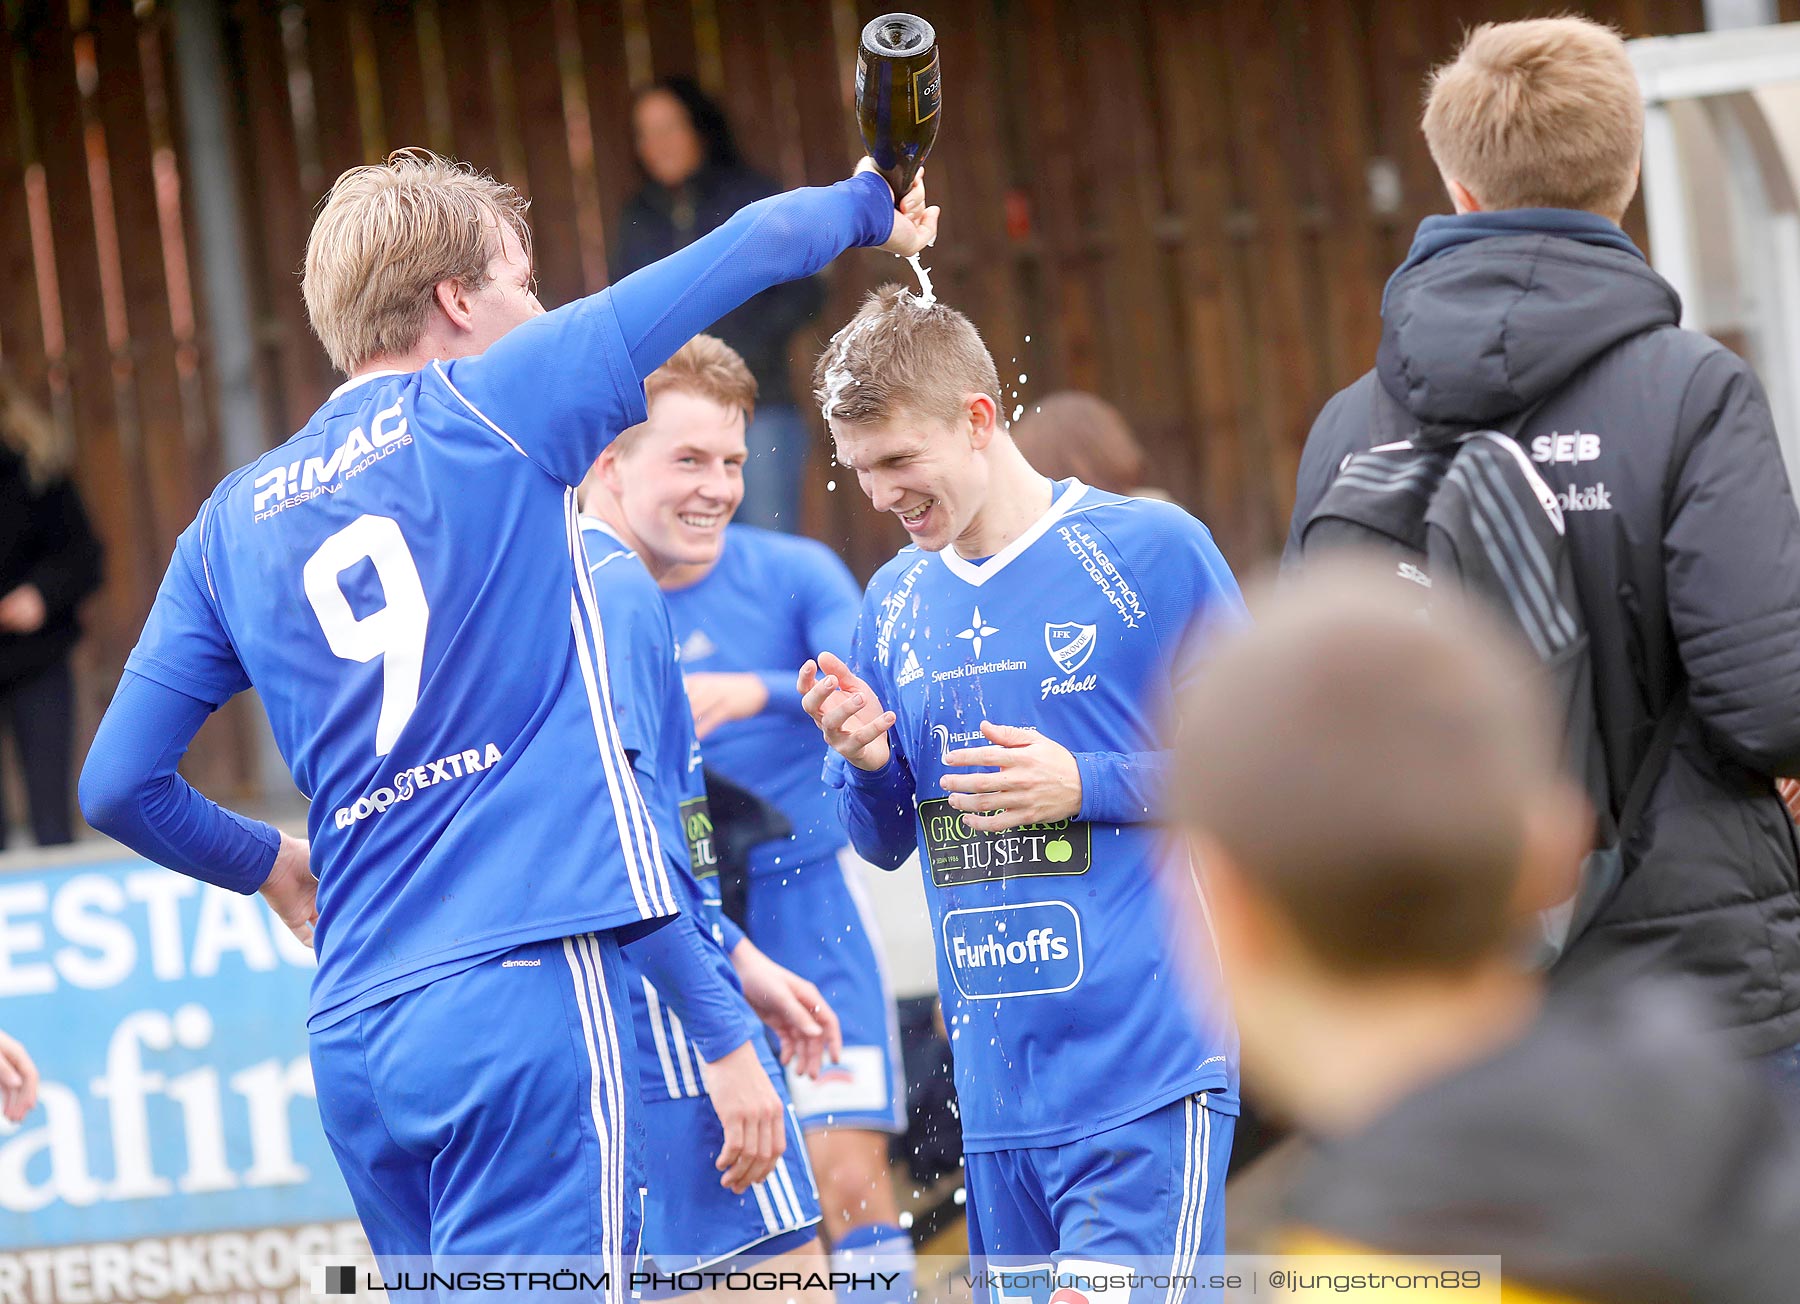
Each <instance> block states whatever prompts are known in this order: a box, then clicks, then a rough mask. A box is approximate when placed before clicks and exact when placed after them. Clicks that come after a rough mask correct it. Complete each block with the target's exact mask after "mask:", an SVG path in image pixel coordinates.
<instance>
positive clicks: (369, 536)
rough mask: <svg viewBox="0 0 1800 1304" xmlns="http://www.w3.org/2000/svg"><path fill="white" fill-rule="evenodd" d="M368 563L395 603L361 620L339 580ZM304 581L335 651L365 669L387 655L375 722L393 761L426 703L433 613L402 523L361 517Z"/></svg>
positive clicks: (378, 748)
mask: <svg viewBox="0 0 1800 1304" xmlns="http://www.w3.org/2000/svg"><path fill="white" fill-rule="evenodd" d="M364 558H367V559H368V560H369V561H370V562H373V563H374V566H375V576H376V578H377V579H379V580H380V581H381V592H382V596H383V597H385V598H386V599H387V605H386V606H384V607H381V608H379V609H377V610H375V611H371V612H370V613H369V614H368V615H366V616H363V617H362V618H361V619H358V618H357V616H356V613H355V612H353V611H351V610H350V600H349V599H348V598H346V597H345V596H344V590H343V589H342V588H340V587H339V586H338V577H339V576H340V575H342V574H343V573H344V572H345V571H347V570H349V569H350V568H351V567H352V566H354V565H356V563H358V562H359V561H362V560H363V559H364ZM300 577H301V580H302V581H303V582H304V584H305V585H306V600H307V601H308V602H310V603H312V609H313V614H314V615H316V616H317V617H318V618H319V628H320V629H322V630H324V631H325V642H326V643H328V644H329V645H330V647H331V651H332V654H333V655H334V656H339V657H342V658H343V659H344V660H346V661H356V662H361V663H363V664H365V665H366V664H367V663H368V662H370V661H373V660H374V659H375V658H376V657H380V658H381V716H380V718H379V719H378V720H377V721H376V722H375V754H376V755H377V756H386V755H387V754H388V751H389V750H390V749H391V748H392V747H393V745H394V741H395V740H396V739H397V738H399V737H400V731H401V730H402V729H404V728H406V722H407V721H408V720H410V719H411V718H412V713H413V708H414V707H415V706H417V705H418V704H419V677H420V676H421V675H422V674H423V673H424V671H425V625H426V621H427V620H428V618H429V617H430V614H431V613H430V610H429V608H428V607H427V606H426V603H425V586H424V585H422V584H421V583H419V568H418V566H417V565H416V564H414V562H413V557H412V551H411V549H409V548H408V547H407V546H406V539H405V537H404V536H403V535H401V533H400V523H399V522H398V521H396V520H394V519H393V518H392V517H389V516H359V517H357V518H356V519H355V520H354V521H352V522H350V524H348V525H346V526H345V527H344V528H343V529H341V530H339V531H338V532H337V533H336V534H334V535H332V536H331V537H330V538H329V539H327V540H325V542H324V543H322V544H320V545H319V550H318V551H317V552H315V553H314V554H313V555H312V556H311V557H310V558H308V559H307V562H306V566H305V567H304V568H303V569H302V570H301V572H300Z"/></svg>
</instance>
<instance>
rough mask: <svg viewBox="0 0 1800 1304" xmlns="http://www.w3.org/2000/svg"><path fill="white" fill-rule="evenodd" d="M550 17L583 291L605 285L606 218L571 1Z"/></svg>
mask: <svg viewBox="0 0 1800 1304" xmlns="http://www.w3.org/2000/svg"><path fill="white" fill-rule="evenodd" d="M550 15H551V19H552V23H553V27H554V30H555V35H556V80H557V86H558V89H559V90H560V91H561V94H562V117H563V131H564V140H565V143H566V144H567V147H568V162H569V184H570V188H571V191H572V192H573V197H574V204H575V239H576V245H577V248H578V249H579V252H580V255H581V279H582V291H583V292H584V293H587V294H593V293H595V292H597V291H599V290H601V289H604V288H605V286H606V227H607V220H606V217H605V215H604V214H602V212H601V211H600V203H601V200H600V182H599V178H598V177H597V176H596V174H595V159H594V121H593V118H592V115H591V113H590V111H589V107H588V98H587V80H586V77H585V76H584V74H583V70H582V65H583V59H582V52H581V32H580V29H579V26H578V24H577V21H576V17H575V3H574V0H551V4H550Z"/></svg>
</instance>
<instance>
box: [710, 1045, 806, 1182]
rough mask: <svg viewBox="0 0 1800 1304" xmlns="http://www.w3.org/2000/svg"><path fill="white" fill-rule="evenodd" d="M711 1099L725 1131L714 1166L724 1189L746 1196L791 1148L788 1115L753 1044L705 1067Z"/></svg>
mask: <svg viewBox="0 0 1800 1304" xmlns="http://www.w3.org/2000/svg"><path fill="white" fill-rule="evenodd" d="M700 1076H701V1077H702V1078H703V1079H704V1080H705V1082H706V1094H707V1095H708V1096H709V1097H711V1098H712V1107H713V1110H714V1112H716V1113H717V1114H718V1116H719V1126H720V1127H722V1128H723V1129H724V1130H725V1145H724V1148H723V1149H721V1150H720V1151H719V1157H718V1158H717V1159H716V1160H714V1161H713V1167H714V1168H716V1169H718V1170H719V1172H720V1173H722V1174H724V1175H723V1176H722V1177H720V1178H719V1185H720V1186H723V1187H724V1188H725V1189H726V1190H728V1191H730V1192H731V1193H732V1194H733V1195H742V1194H743V1193H744V1192H745V1191H748V1190H749V1189H750V1188H751V1186H753V1185H755V1184H756V1183H757V1182H760V1181H762V1179H763V1178H765V1177H767V1176H768V1175H769V1174H770V1173H771V1172H773V1171H774V1170H775V1161H776V1160H778V1159H780V1158H781V1153H782V1151H784V1150H786V1149H787V1110H786V1109H784V1108H783V1107H782V1104H781V1096H780V1095H779V1094H778V1093H777V1092H776V1090H775V1087H774V1085H773V1084H772V1083H771V1082H770V1081H769V1075H768V1072H767V1071H766V1070H765V1069H764V1068H763V1066H762V1060H760V1059H758V1058H757V1055H756V1042H755V1040H754V1039H752V1040H750V1041H746V1042H745V1043H744V1044H743V1045H741V1046H739V1047H738V1048H737V1049H736V1050H734V1051H731V1052H729V1053H727V1054H725V1055H721V1056H720V1057H719V1058H718V1059H716V1060H713V1061H712V1062H711V1063H706V1062H704V1061H703V1062H702V1063H701V1065H700Z"/></svg>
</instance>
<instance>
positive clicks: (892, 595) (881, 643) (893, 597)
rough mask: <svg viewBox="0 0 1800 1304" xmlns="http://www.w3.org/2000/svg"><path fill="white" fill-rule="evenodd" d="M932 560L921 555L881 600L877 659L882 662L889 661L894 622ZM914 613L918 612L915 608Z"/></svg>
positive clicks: (882, 663)
mask: <svg viewBox="0 0 1800 1304" xmlns="http://www.w3.org/2000/svg"><path fill="white" fill-rule="evenodd" d="M930 562H931V558H930V557H921V558H919V560H918V561H916V562H914V563H913V564H912V565H911V566H910V567H908V568H907V571H906V574H904V575H902V576H901V577H900V582H899V583H898V584H896V585H894V587H893V588H892V589H890V590H889V591H888V595H887V596H886V597H885V598H883V599H882V600H881V617H880V619H879V620H878V621H877V622H876V626H875V660H876V661H877V662H878V663H879V664H881V665H884V666H885V665H886V664H887V663H888V648H889V647H890V645H891V644H892V643H893V640H894V622H895V621H896V620H899V619H900V613H901V612H902V611H905V610H906V600H907V599H908V598H910V597H911V596H912V591H913V588H914V587H915V586H916V585H917V584H918V582H919V575H920V573H921V572H923V571H924V569H925V567H926V566H927V565H929V564H930ZM913 614H914V615H917V614H918V612H917V611H916V610H915V611H914V613H913Z"/></svg>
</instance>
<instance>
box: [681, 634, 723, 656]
mask: <svg viewBox="0 0 1800 1304" xmlns="http://www.w3.org/2000/svg"><path fill="white" fill-rule="evenodd" d="M718 650H719V645H718V644H717V643H715V642H713V641H712V640H711V639H710V638H708V637H707V636H706V631H705V630H703V629H697V630H695V631H694V632H693V633H692V634H689V635H688V636H687V641H686V642H685V643H683V644H682V645H681V649H680V658H681V660H682V662H683V663H684V664H685V663H690V662H694V661H704V660H706V658H707V657H709V656H711V655H712V654H713V653H714V652H717V651H718Z"/></svg>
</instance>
